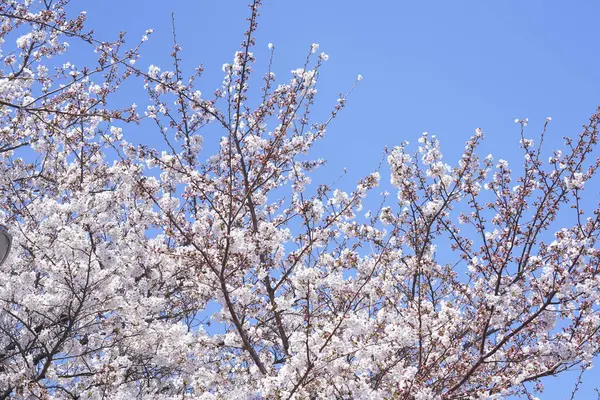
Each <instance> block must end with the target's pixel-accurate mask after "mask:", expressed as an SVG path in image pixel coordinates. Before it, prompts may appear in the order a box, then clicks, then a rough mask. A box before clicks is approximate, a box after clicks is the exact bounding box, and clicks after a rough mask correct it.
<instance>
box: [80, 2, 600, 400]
mask: <svg viewBox="0 0 600 400" xmlns="http://www.w3.org/2000/svg"><path fill="white" fill-rule="evenodd" d="M247 3H248V0H226V1H225V0H222V1H216V0H210V1H208V0H194V1H192V0H188V1H183V0H171V1H164V0H160V1H159V0H144V1H142V0H119V1H117V0H103V1H97V2H92V1H88V2H83V1H77V0H75V1H74V2H73V4H72V7H73V9H74V10H75V9H81V10H86V11H87V12H88V21H89V24H88V26H90V27H93V28H94V29H95V30H96V32H97V34H98V35H99V37H100V38H107V39H108V38H112V37H114V35H115V34H116V32H118V31H119V30H124V31H127V32H128V35H131V38H132V40H131V43H132V44H133V43H134V38H135V41H137V39H138V38H139V37H141V35H142V34H143V32H144V30H145V29H146V28H154V29H155V30H156V31H155V34H154V35H152V38H151V40H150V42H149V43H147V46H146V47H145V49H144V50H143V52H142V55H143V57H142V59H141V60H140V61H139V64H138V65H141V66H147V65H149V64H157V65H162V66H164V67H167V66H168V62H169V60H168V58H167V57H166V56H167V55H168V53H169V52H170V46H171V40H172V39H171V36H170V35H171V33H170V30H171V28H170V24H171V16H170V14H171V12H174V13H175V15H176V19H177V30H178V38H179V42H180V44H181V45H182V46H183V50H184V52H183V56H184V61H185V63H184V65H185V66H186V67H187V68H189V69H190V70H191V68H193V67H194V66H195V65H197V64H199V63H203V64H204V66H205V68H206V73H205V79H204V80H203V81H201V83H200V87H201V89H202V91H203V92H204V93H210V92H212V90H214V89H215V88H217V87H218V86H219V85H220V81H221V75H222V73H221V65H222V64H223V63H224V62H230V61H231V59H232V57H233V53H234V52H235V51H236V50H237V49H238V46H239V43H240V41H241V38H242V33H243V31H244V30H245V27H246V24H245V21H244V18H245V17H246V16H247V13H248V8H247V7H246V4H247ZM598 15H600V2H598V1H592V0H586V1H584V0H581V1H568V2H567V1H550V0H546V1H543V0H532V1H516V0H509V1H504V0H503V1H499V0H498V1H481V0H479V1H475V0H470V1H453V2H450V1H393V0H385V1H384V0H371V1H369V2H365V1H354V0H344V1H342V0H303V1H276V0H266V1H265V3H264V6H263V8H262V17H261V20H260V25H259V31H258V33H257V39H258V47H257V50H256V51H255V53H256V55H257V57H258V58H259V64H258V66H257V67H258V69H259V70H260V68H261V66H262V65H264V62H265V59H264V58H265V56H266V53H267V43H269V42H272V43H274V44H275V46H276V61H275V62H276V69H275V71H276V72H278V73H279V76H280V77H284V76H285V74H286V73H287V72H288V71H289V70H291V69H294V68H297V67H299V66H300V65H301V63H302V60H303V59H304V57H305V55H306V52H307V50H308V48H309V46H310V44H311V43H313V42H316V43H319V44H320V45H321V48H320V50H322V51H325V52H326V53H328V54H329V55H330V59H329V62H328V63H327V64H326V66H325V68H324V70H323V73H322V79H321V82H320V84H319V91H320V94H321V96H320V102H319V103H318V105H319V108H320V109H322V110H324V111H323V112H326V111H327V110H328V108H327V107H328V106H329V105H333V104H334V103H335V100H336V98H337V93H338V92H340V91H346V89H347V88H349V87H350V86H351V85H352V83H353V82H354V80H355V78H356V75H357V74H358V73H360V74H362V75H363V76H364V80H363V81H362V82H361V83H360V85H359V87H358V88H357V89H356V91H355V92H354V94H353V95H352V97H351V99H350V101H349V103H348V107H347V109H346V110H345V112H344V113H343V114H342V115H341V116H340V118H339V119H338V120H337V122H336V123H335V124H334V125H333V126H332V127H331V129H330V130H329V132H328V136H327V137H326V138H325V139H324V140H323V142H322V143H321V144H320V145H319V146H318V147H317V148H316V155H317V156H319V157H324V158H327V159H328V161H329V163H328V166H327V169H326V170H325V171H324V172H323V171H322V172H320V174H322V175H320V176H322V177H324V179H326V180H328V181H331V180H333V179H335V177H337V176H339V174H340V172H341V171H342V169H343V168H344V167H348V175H347V178H345V180H344V181H343V182H342V183H341V184H342V185H345V184H347V185H350V184H351V183H352V182H354V181H355V180H356V179H357V178H358V177H360V176H363V175H365V174H367V173H368V172H370V171H371V170H372V169H374V168H375V167H376V165H377V163H378V162H379V160H380V158H381V154H382V150H383V148H384V146H386V145H388V146H394V145H396V144H399V143H400V142H401V141H403V140H409V141H411V142H416V139H417V138H418V137H419V135H420V134H421V132H423V131H427V132H430V133H432V134H436V135H437V136H438V137H439V138H440V140H441V142H442V146H443V149H446V152H447V153H448V155H449V159H451V160H455V159H456V156H457V155H458V154H459V153H458V152H459V151H460V150H461V149H462V146H463V143H464V141H465V140H466V139H467V137H468V136H469V135H470V134H471V133H472V132H473V130H474V129H475V128H476V127H478V126H480V127H482V128H483V130H484V131H485V132H486V134H487V137H486V142H485V145H484V152H485V153H486V154H487V152H492V153H493V154H494V155H495V157H496V158H505V159H508V160H509V161H510V160H514V162H516V163H518V162H519V160H521V153H520V152H518V151H517V150H518V140H519V127H518V126H517V125H516V124H515V123H514V122H513V120H514V119H515V118H525V117H528V118H529V121H530V125H529V130H530V132H531V133H530V136H535V134H536V133H537V132H538V131H539V129H540V128H541V126H542V125H543V123H544V120H545V117H547V116H552V118H553V121H552V124H551V128H550V131H549V135H550V140H549V142H550V144H551V145H553V144H559V143H560V137H562V136H564V135H575V134H576V133H577V132H579V130H580V126H581V125H582V124H583V123H585V122H586V121H587V119H588V117H589V116H590V115H591V114H592V113H593V112H594V110H595V109H596V107H597V106H598V105H600V96H599V94H600V79H598V71H599V65H600V62H599V61H600V56H599V52H598V50H597V49H598V37H599V34H598V23H597V18H598ZM261 57H262V62H261ZM138 104H139V103H138ZM517 153H518V155H517ZM597 191H598V188H597V187H594V188H592V190H589V192H588V195H593V196H595V195H596V194H597ZM599 364H600V363H599ZM584 380H585V382H586V383H587V384H586V385H584V386H585V387H584V389H585V390H582V391H581V392H580V393H579V395H578V396H577V397H576V398H577V399H595V398H596V396H595V394H594V392H593V390H592V388H593V384H592V383H593V381H596V382H600V366H599V369H598V370H595V371H591V372H588V373H587V374H586V375H584ZM571 382H572V380H570V379H566V380H565V379H550V380H548V381H546V385H547V390H546V393H545V394H544V395H543V396H542V398H543V399H551V400H554V399H563V398H568V397H569V395H570V389H571V385H569V383H571Z"/></svg>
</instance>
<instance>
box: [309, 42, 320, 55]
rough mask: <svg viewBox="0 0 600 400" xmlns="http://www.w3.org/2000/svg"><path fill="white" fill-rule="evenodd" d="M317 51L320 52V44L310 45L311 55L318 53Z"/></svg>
mask: <svg viewBox="0 0 600 400" xmlns="http://www.w3.org/2000/svg"><path fill="white" fill-rule="evenodd" d="M317 50H319V44H318V43H313V44H311V45H310V52H311V53H313V54H314V53H316V52H317Z"/></svg>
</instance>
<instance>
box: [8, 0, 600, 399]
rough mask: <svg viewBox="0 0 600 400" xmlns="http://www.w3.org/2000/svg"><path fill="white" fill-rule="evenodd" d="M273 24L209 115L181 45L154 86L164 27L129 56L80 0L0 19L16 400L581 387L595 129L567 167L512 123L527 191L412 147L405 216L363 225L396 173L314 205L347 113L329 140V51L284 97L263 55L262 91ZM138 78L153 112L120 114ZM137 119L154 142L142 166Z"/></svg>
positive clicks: (588, 330) (362, 395)
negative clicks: (328, 152) (259, 56)
mask: <svg viewBox="0 0 600 400" xmlns="http://www.w3.org/2000/svg"><path fill="white" fill-rule="evenodd" d="M259 8H260V1H258V0H256V1H254V2H253V3H252V4H251V5H250V15H249V17H248V28H247V30H246V32H245V34H244V39H243V42H242V44H241V49H240V51H238V52H237V53H236V54H235V55H234V58H233V61H232V62H231V63H229V64H224V65H223V74H224V79H223V82H222V85H221V87H220V88H218V89H217V90H215V91H214V93H211V94H209V95H204V94H202V93H201V92H200V91H199V90H198V85H197V82H198V79H199V78H200V77H201V75H202V72H203V70H202V68H201V67H199V68H198V69H196V70H195V71H193V72H192V73H191V74H186V73H185V71H183V69H182V67H181V48H180V46H179V45H178V44H177V40H176V36H175V34H174V39H175V42H174V47H173V50H172V54H171V57H172V60H173V64H172V66H171V67H169V68H168V69H165V67H164V66H155V65H152V66H151V67H150V68H149V69H148V70H141V69H139V68H138V67H136V64H135V61H136V60H137V59H138V58H139V57H140V46H141V44H142V42H144V41H146V40H147V39H148V35H150V34H151V33H152V31H150V30H149V31H147V32H146V35H145V36H144V37H143V38H141V40H140V41H139V44H138V45H136V46H134V47H126V45H125V34H122V35H120V36H119V37H118V38H117V39H116V40H114V41H112V42H108V41H101V40H99V39H98V38H96V37H95V36H94V35H93V33H92V32H88V31H87V30H86V29H85V28H84V25H83V24H84V20H85V14H84V13H82V14H79V15H76V16H74V17H72V16H70V14H69V13H68V12H67V11H66V10H68V9H69V8H68V0H39V1H37V0H33V1H32V0H18V1H17V0H1V1H0V17H1V21H0V46H1V47H0V51H1V53H0V61H1V62H2V67H1V68H0V224H3V225H6V226H8V227H9V229H10V232H11V235H12V237H13V250H12V253H11V254H10V256H9V258H8V259H7V260H6V262H5V263H4V264H3V265H2V266H1V267H0V282H2V285H1V286H0V302H1V305H0V307H1V312H0V399H7V398H15V399H51V398H52V399H130V398H143V399H177V398H193V399H221V398H234V399H238V398H240V399H241V398H255V399H321V398H322V399H329V398H331V399H349V398H357V399H415V400H417V399H446V400H450V399H488V398H491V399H495V398H506V397H508V396H511V395H512V396H520V397H522V398H530V399H533V398H534V396H535V395H537V393H540V392H542V391H543V385H542V381H541V379H542V378H543V377H546V376H553V375H558V374H560V373H562V372H564V371H569V370H573V369H576V370H580V371H582V373H583V371H585V370H586V369H588V368H591V366H592V361H593V358H594V356H596V355H597V354H598V352H599V348H600V334H599V333H598V330H599V328H600V307H599V306H600V270H599V268H600V264H599V261H600V250H599V249H598V248H597V238H598V235H599V234H600V208H595V209H593V210H589V211H588V212H584V210H583V205H582V204H583V202H582V195H583V190H584V187H585V184H586V182H588V181H589V180H590V179H592V178H593V177H594V176H595V174H596V171H597V169H598V166H599V165H600V162H599V161H598V160H596V159H594V158H593V154H594V151H595V146H596V144H597V142H598V123H599V121H600V114H594V115H593V116H592V117H591V118H590V121H589V123H588V124H587V125H585V126H584V127H583V130H582V132H581V133H579V134H578V135H576V136H574V137H573V138H565V143H564V148H563V149H562V150H554V151H548V150H546V149H544V148H543V146H542V144H543V142H544V137H545V134H546V128H547V127H548V125H549V122H550V120H549V119H548V120H547V121H546V124H545V125H544V130H543V132H542V133H541V134H540V135H538V136H537V137H536V138H535V140H534V139H531V138H528V137H526V130H525V125H526V123H527V122H526V121H517V122H519V123H520V125H521V140H520V151H521V152H522V154H523V157H524V158H523V162H522V163H521V164H519V165H518V168H516V169H515V170H514V171H513V170H511V169H510V167H509V165H508V163H507V162H506V161H503V160H498V161H494V160H493V158H492V156H487V157H481V156H480V155H479V151H478V147H479V145H480V143H481V141H482V140H483V137H484V134H483V132H482V131H481V130H480V129H477V130H476V131H475V134H474V135H473V136H472V137H470V138H469V139H468V140H467V141H466V144H465V149H464V152H463V154H462V156H461V157H460V158H459V160H458V162H456V163H454V164H448V163H446V162H445V161H443V159H442V153H441V150H440V144H439V142H438V140H437V139H436V138H435V137H434V136H430V135H426V134H424V135H423V136H422V137H421V138H420V139H419V141H418V145H417V146H415V147H414V150H411V149H412V147H410V146H409V145H408V143H402V144H400V145H399V146H398V147H394V148H393V149H391V150H387V151H386V154H385V156H386V158H387V163H388V164H389V176H390V178H391V185H392V187H393V188H394V189H393V191H394V193H393V195H388V194H387V193H386V192H384V193H383V194H382V195H381V198H380V199H378V200H376V203H372V202H371V203H369V204H380V205H379V206H378V207H375V209H373V210H371V211H368V212H366V210H363V209H362V207H363V202H365V199H366V197H367V195H368V194H369V193H370V197H369V199H370V200H372V198H373V197H375V198H376V196H378V194H377V193H373V192H374V190H373V189H374V188H376V187H378V186H379V185H380V173H381V174H385V175H386V176H387V172H386V171H383V170H384V169H385V168H383V167H380V171H377V172H374V173H371V174H369V175H367V176H365V177H364V178H363V179H361V180H360V181H359V182H358V183H357V184H356V187H355V189H354V190H352V191H349V192H344V191H341V190H338V189H335V188H333V187H331V186H332V185H326V184H321V185H312V184H311V173H312V172H313V171H314V170H315V169H316V168H318V167H320V166H321V165H322V164H323V161H322V160H319V159H317V160H314V159H311V158H310V154H311V148H312V146H313V144H314V143H315V142H316V141H317V140H319V139H320V138H322V137H323V135H324V134H325V131H326V129H327V128H328V126H329V125H330V123H331V122H332V121H333V120H334V119H335V118H336V117H337V116H338V113H339V112H340V111H341V110H342V109H343V108H344V106H345V103H346V100H347V96H348V94H349V93H350V92H348V93H347V94H341V95H340V97H339V99H338V101H337V104H335V105H334V106H333V108H332V110H331V114H330V116H329V118H327V119H326V120H323V121H315V120H314V118H313V116H312V115H311V110H312V109H313V105H314V101H315V96H316V93H317V90H316V84H317V81H318V79H319V77H320V73H321V68H322V67H323V65H324V63H325V62H326V61H327V58H328V56H327V55H326V54H325V53H319V46H318V45H316V44H313V45H311V46H310V49H309V52H308V55H307V58H306V62H305V63H304V65H302V66H301V67H300V68H298V69H296V70H293V71H292V72H291V75H290V76H289V77H285V78H284V79H283V80H280V81H276V78H275V75H274V73H273V72H272V71H271V69H272V66H273V62H274V55H275V48H274V46H272V45H271V44H269V46H268V47H269V50H270V61H269V64H268V65H269V66H268V71H267V72H266V73H265V74H263V75H262V76H259V75H257V74H258V73H257V72H256V71H255V70H254V66H255V65H256V64H255V57H254V54H253V48H254V46H255V40H254V33H255V31H256V29H257V19H258V16H259ZM69 44H77V45H78V46H83V47H84V48H88V49H89V50H90V51H89V55H90V56H89V57H88V59H87V62H88V65H87V66H79V65H75V64H73V63H72V62H69V61H68V60H69V53H68V50H69ZM361 78H362V77H360V76H359V78H358V79H357V82H358V81H359V80H360V79H361ZM125 80H130V81H133V82H134V83H135V82H137V83H138V84H139V86H140V87H141V86H143V88H144V90H145V93H146V96H145V97H144V98H140V99H137V102H138V103H142V104H147V107H146V108H145V110H137V109H136V106H135V104H134V103H133V99H125V100H126V101H128V102H130V103H131V104H132V105H131V106H129V107H126V108H118V107H115V106H113V104H115V103H116V101H113V100H112V99H113V98H115V97H119V95H120V93H122V92H121V91H120V89H119V86H120V85H121V84H122V83H123V82H124V81H125ZM277 82H281V83H277ZM251 83H252V84H253V85H259V87H260V91H258V90H256V92H252V93H254V94H252V93H251V92H250V84H251ZM350 91H351V90H350ZM119 99H120V102H121V103H122V102H123V98H119ZM253 104H255V105H256V106H252V105H253ZM134 123H141V127H142V128H143V129H145V130H148V131H153V132H155V133H158V135H160V137H161V138H162V145H161V146H159V147H156V148H155V147H152V146H149V145H135V144H132V143H131V142H132V140H131V139H130V136H128V132H127V131H128V129H130V127H132V124H134ZM206 127H210V132H208V130H203V129H204V128H206ZM218 130H220V131H221V132H222V133H221V138H220V140H219V141H218V146H217V150H216V152H215V153H214V154H206V151H203V144H204V137H205V136H206V140H209V139H210V137H214V135H215V133H214V132H215V131H218ZM204 132H206V133H204ZM211 135H212V136H211ZM217 135H218V134H217ZM515 145H516V143H515ZM383 185H384V184H382V186H383ZM588 186H589V185H588ZM588 189H589V188H588ZM570 209H573V210H572V211H570V214H568V215H571V217H570V219H569V221H570V223H569V224H567V225H562V226H557V223H558V222H559V221H557V216H558V214H559V212H563V213H567V212H568V211H569V210H570ZM365 212H366V215H365ZM563 220H564V219H562V218H561V221H560V222H562V221H563ZM437 246H443V247H444V250H443V251H442V250H438V248H437ZM215 326H216V328H215ZM575 389H577V387H575Z"/></svg>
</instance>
